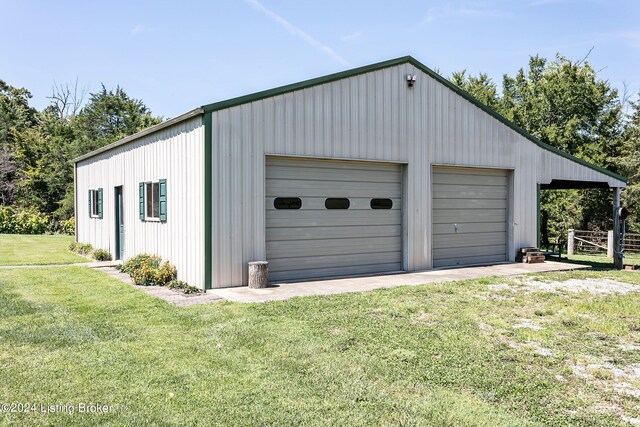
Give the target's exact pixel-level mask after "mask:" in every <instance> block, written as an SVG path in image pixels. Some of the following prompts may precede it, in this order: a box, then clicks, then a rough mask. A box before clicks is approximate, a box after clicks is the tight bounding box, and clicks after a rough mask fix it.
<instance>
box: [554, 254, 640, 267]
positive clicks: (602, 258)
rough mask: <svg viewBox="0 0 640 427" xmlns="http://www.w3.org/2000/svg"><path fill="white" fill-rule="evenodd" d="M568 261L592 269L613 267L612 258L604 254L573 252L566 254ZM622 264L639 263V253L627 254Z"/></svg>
mask: <svg viewBox="0 0 640 427" xmlns="http://www.w3.org/2000/svg"><path fill="white" fill-rule="evenodd" d="M563 256H564V255H563ZM567 259H568V261H569V262H572V263H575V264H586V265H590V266H592V267H593V268H594V269H600V270H608V269H610V268H613V258H607V255H606V254H602V255H583V254H575V255H570V256H567ZM622 262H623V264H624V265H640V254H628V255H627V256H625V257H624V258H623V260H622Z"/></svg>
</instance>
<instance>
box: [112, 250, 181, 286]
mask: <svg viewBox="0 0 640 427" xmlns="http://www.w3.org/2000/svg"><path fill="white" fill-rule="evenodd" d="M120 271H122V272H124V273H128V274H129V276H131V280H133V283H135V284H136V285H139V286H167V285H168V284H169V283H170V282H171V281H172V280H175V279H176V277H177V276H178V272H177V270H176V268H175V267H174V266H173V265H172V264H171V263H169V261H165V262H162V258H160V257H159V256H157V255H149V254H140V255H136V256H134V257H133V258H130V259H128V260H127V261H125V262H124V263H123V264H122V265H121V266H120Z"/></svg>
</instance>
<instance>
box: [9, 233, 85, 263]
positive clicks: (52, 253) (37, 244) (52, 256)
mask: <svg viewBox="0 0 640 427" xmlns="http://www.w3.org/2000/svg"><path fill="white" fill-rule="evenodd" d="M71 242H73V237H72V236H63V235H21V234H0V265H43V264H73V263H78V262H88V260H87V259H86V258H83V257H81V256H78V255H76V254H73V253H71V252H69V250H68V249H67V248H68V247H69V243H71Z"/></svg>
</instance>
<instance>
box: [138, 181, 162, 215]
mask: <svg viewBox="0 0 640 427" xmlns="http://www.w3.org/2000/svg"><path fill="white" fill-rule="evenodd" d="M139 186H140V221H159V222H167V180H166V179H158V180H155V181H146V182H141V183H140V185H139Z"/></svg>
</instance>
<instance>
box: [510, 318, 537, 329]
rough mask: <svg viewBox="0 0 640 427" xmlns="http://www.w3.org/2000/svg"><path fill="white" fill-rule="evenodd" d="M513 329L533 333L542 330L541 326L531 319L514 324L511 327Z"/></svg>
mask: <svg viewBox="0 0 640 427" xmlns="http://www.w3.org/2000/svg"><path fill="white" fill-rule="evenodd" d="M511 327H512V328H513V329H533V330H534V331H539V330H541V329H544V328H543V327H542V326H540V325H538V324H537V323H535V322H534V321H532V320H531V319H521V320H520V321H519V322H518V323H514V324H513V325H511Z"/></svg>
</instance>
